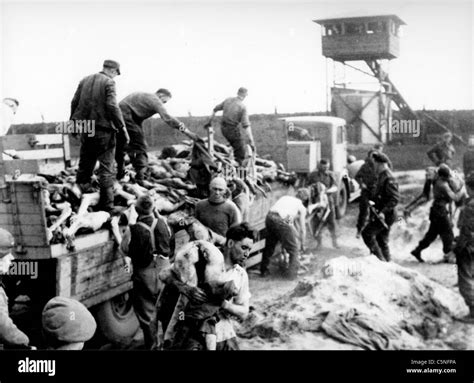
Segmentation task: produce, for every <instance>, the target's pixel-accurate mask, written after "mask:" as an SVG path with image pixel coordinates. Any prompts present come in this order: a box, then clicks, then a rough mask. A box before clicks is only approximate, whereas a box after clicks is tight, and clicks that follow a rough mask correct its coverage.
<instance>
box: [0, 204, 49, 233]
mask: <svg viewBox="0 0 474 383" xmlns="http://www.w3.org/2000/svg"><path fill="white" fill-rule="evenodd" d="M12 209H13V211H15V207H14V206H12ZM17 216H18V220H19V222H20V224H21V226H39V227H40V228H38V229H36V230H41V228H44V227H45V225H44V217H42V216H40V215H38V214H24V213H22V212H20V214H18V215H17ZM13 224H14V221H13V214H0V226H2V225H13ZM31 230H33V229H31ZM41 231H44V230H41Z"/></svg>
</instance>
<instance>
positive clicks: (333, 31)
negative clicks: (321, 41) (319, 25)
mask: <svg viewBox="0 0 474 383" xmlns="http://www.w3.org/2000/svg"><path fill="white" fill-rule="evenodd" d="M341 32H342V27H341V24H327V25H326V26H325V27H324V28H323V36H333V35H340V34H341Z"/></svg>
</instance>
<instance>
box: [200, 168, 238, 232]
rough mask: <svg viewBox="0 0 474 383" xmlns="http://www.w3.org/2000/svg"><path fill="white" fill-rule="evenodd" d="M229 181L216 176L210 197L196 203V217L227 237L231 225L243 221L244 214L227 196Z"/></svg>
mask: <svg viewBox="0 0 474 383" xmlns="http://www.w3.org/2000/svg"><path fill="white" fill-rule="evenodd" d="M227 192H228V191H227V182H226V180H225V179H224V178H222V177H215V178H213V179H212V180H211V183H210V184H209V198H207V199H204V200H201V201H199V202H198V203H197V204H196V211H195V217H196V219H197V220H198V221H199V222H201V223H202V224H203V225H205V226H207V227H208V228H209V229H211V230H212V231H214V232H215V233H217V234H219V235H221V236H223V237H225V236H226V233H227V230H229V228H230V227H231V226H234V225H237V224H239V223H240V222H242V214H241V213H240V211H239V209H238V208H237V206H236V205H235V203H233V202H232V201H229V200H228V199H227V198H226V194H227Z"/></svg>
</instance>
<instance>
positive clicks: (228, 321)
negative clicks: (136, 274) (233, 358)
mask: <svg viewBox="0 0 474 383" xmlns="http://www.w3.org/2000/svg"><path fill="white" fill-rule="evenodd" d="M254 240H255V237H254V232H253V231H252V230H251V229H250V228H249V226H248V224H247V223H246V222H243V223H240V224H238V225H236V226H233V227H231V228H230V229H229V230H228V231H227V235H226V244H225V247H224V249H223V255H224V261H225V275H224V278H223V281H225V282H233V284H234V286H235V288H236V295H235V296H234V297H233V298H231V299H229V300H224V301H223V302H222V304H221V309H220V311H219V313H218V316H219V321H218V322H217V323H216V325H215V326H216V329H215V330H216V336H217V351H229V350H238V349H239V346H238V343H237V336H236V334H235V330H234V326H233V324H232V316H235V317H238V318H240V319H245V317H246V316H247V315H248V313H249V305H250V297H251V295H250V290H249V281H248V275H247V272H246V271H245V261H246V260H247V258H248V256H249V254H250V250H251V249H252V246H253V243H254ZM160 279H161V280H162V281H163V282H164V283H165V284H166V287H165V289H168V288H171V289H174V290H177V292H178V293H180V294H183V295H185V296H186V297H188V298H189V299H190V300H191V301H192V302H193V303H194V304H197V303H203V304H204V303H206V301H207V296H206V294H205V293H204V291H202V289H200V288H199V287H192V286H190V285H188V284H186V283H183V282H182V281H181V279H180V276H179V275H177V274H176V272H175V270H174V269H173V268H167V269H165V270H163V271H162V272H161V273H160ZM164 292H166V290H164ZM176 298H177V297H176V296H175V297H170V299H171V303H174V304H175V303H176V301H177V299H176ZM168 305H169V302H168ZM159 306H160V307H161V308H162V309H163V313H160V312H158V313H157V314H158V316H159V317H161V318H160V320H163V319H164V322H165V323H163V332H168V333H170V331H167V330H168V323H170V326H173V323H176V321H175V320H173V319H176V318H171V321H170V320H169V319H168V318H164V316H169V315H170V313H171V312H172V311H173V310H170V309H169V308H167V307H164V305H163V304H162V302H159ZM171 332H172V331H171ZM167 341H171V343H172V339H171V340H167ZM200 349H204V344H201V346H200Z"/></svg>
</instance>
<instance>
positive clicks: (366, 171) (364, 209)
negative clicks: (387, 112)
mask: <svg viewBox="0 0 474 383" xmlns="http://www.w3.org/2000/svg"><path fill="white" fill-rule="evenodd" d="M374 153H375V150H369V152H368V153H367V158H366V159H365V162H364V164H363V165H362V167H361V168H360V169H359V171H358V172H357V174H356V176H355V180H356V181H357V182H358V183H359V185H360V187H361V193H360V198H359V217H358V218H357V238H359V237H360V234H361V232H362V229H363V228H364V227H365V225H366V224H367V219H368V217H369V201H371V200H372V198H373V197H374V193H375V187H376V184H377V174H376V173H375V166H374V160H373V159H372V154H374Z"/></svg>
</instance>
